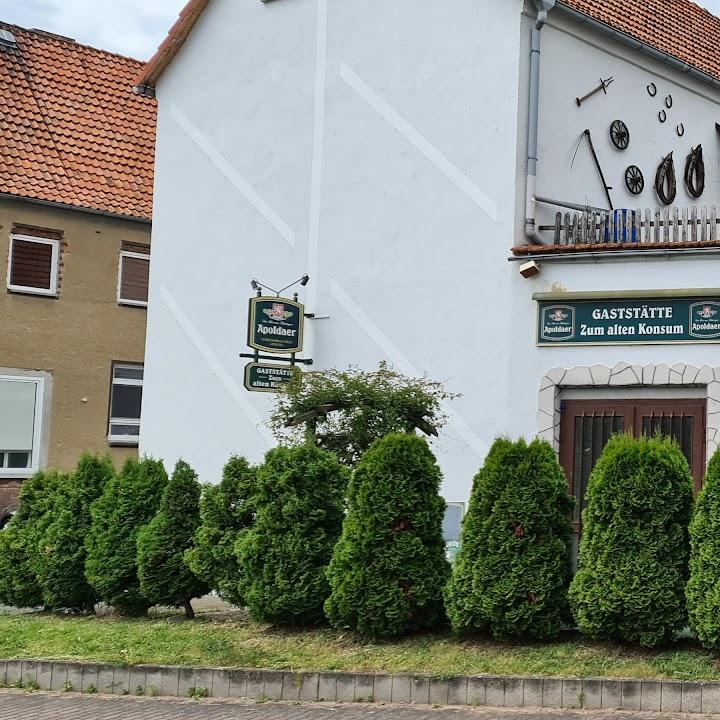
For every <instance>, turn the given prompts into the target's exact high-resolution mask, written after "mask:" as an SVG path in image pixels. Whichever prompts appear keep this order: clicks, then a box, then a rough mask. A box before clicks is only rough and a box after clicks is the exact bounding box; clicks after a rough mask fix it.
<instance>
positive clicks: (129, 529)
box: [85, 458, 168, 616]
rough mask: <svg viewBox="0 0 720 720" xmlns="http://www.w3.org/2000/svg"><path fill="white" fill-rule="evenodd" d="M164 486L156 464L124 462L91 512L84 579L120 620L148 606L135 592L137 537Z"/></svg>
mask: <svg viewBox="0 0 720 720" xmlns="http://www.w3.org/2000/svg"><path fill="white" fill-rule="evenodd" d="M167 482H168V476H167V473H166V472H165V468H164V467H163V464H162V462H160V461H159V460H152V459H149V458H146V459H144V460H141V461H138V460H135V459H129V460H127V462H126V463H125V465H124V466H123V468H122V471H121V472H120V473H119V474H118V475H117V476H116V477H114V478H113V479H112V480H110V482H108V483H107V485H106V486H105V489H104V490H103V493H102V495H101V496H100V498H98V500H96V501H95V502H94V503H93V505H92V507H91V515H92V526H91V528H90V532H89V534H88V537H87V540H86V550H87V560H86V562H85V576H86V578H87V580H88V582H89V583H90V585H91V586H92V587H93V588H94V590H95V592H96V593H97V595H98V597H99V598H100V599H101V600H102V601H103V602H105V603H107V604H108V605H112V606H113V607H114V608H115V609H116V610H117V611H118V612H120V613H122V614H124V615H130V616H133V615H143V614H144V613H145V612H146V611H147V609H148V608H149V607H150V606H151V605H152V603H151V602H150V601H149V600H148V598H146V597H145V596H144V595H143V594H142V593H141V592H140V580H139V578H138V574H137V534H138V531H139V530H140V528H141V527H142V526H143V525H145V524H146V523H148V522H150V520H152V518H153V517H154V516H155V513H156V512H157V510H158V507H159V504H160V498H161V497H162V493H163V490H164V489H165V486H166V485H167Z"/></svg>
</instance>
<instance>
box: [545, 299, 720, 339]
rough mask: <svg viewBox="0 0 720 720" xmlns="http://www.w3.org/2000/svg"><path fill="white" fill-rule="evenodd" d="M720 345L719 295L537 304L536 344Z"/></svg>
mask: <svg viewBox="0 0 720 720" xmlns="http://www.w3.org/2000/svg"><path fill="white" fill-rule="evenodd" d="M676 342H680V343H699V342H716V343H720V298H702V297H695V298H692V297H689V298H676V297H671V298H658V297H656V298H648V299H636V298H632V299H628V300H622V299H618V300H590V299H588V300H571V301H568V302H562V301H555V302H549V301H542V302H539V303H538V330H537V343H538V345H580V344H596V345H610V344H613V343H637V344H644V343H676Z"/></svg>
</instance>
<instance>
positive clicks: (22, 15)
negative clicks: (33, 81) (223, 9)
mask: <svg viewBox="0 0 720 720" xmlns="http://www.w3.org/2000/svg"><path fill="white" fill-rule="evenodd" d="M698 4H699V5H702V6H703V7H706V8H707V9H708V10H710V11H711V12H713V13H715V14H716V15H720V0H699V2H698ZM184 5H185V0H0V20H4V21H5V22H9V23H14V24H16V25H21V26H22V27H28V28H39V29H41V30H49V31H50V32H54V33H58V34H59V35H66V36H68V37H71V38H73V39H75V40H77V41H78V42H81V43H85V44H87V45H93V46H95V47H99V48H103V49H104V50H111V51H112V52H116V53H120V54H121V55H128V56H130V57H134V58H137V59H138V60H147V59H148V58H150V57H151V56H152V54H153V53H154V52H155V50H156V49H157V46H158V45H159V44H160V43H161V42H162V40H163V38H164V37H165V35H166V34H167V31H168V30H169V29H170V26H171V25H172V24H173V23H174V22H175V19H176V18H177V14H178V12H179V11H180V10H181V9H182V7H183V6H184Z"/></svg>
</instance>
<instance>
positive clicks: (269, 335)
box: [248, 297, 305, 354]
mask: <svg viewBox="0 0 720 720" xmlns="http://www.w3.org/2000/svg"><path fill="white" fill-rule="evenodd" d="M249 314H250V318H249V323H248V345H249V346H250V347H251V348H254V349H255V350H264V351H265V352H269V353H280V354H283V353H299V352H301V351H302V348H303V326H304V324H305V307H304V306H303V305H302V304H301V303H299V302H295V301H294V300H287V299H286V298H280V297H254V298H251V299H250V313H249Z"/></svg>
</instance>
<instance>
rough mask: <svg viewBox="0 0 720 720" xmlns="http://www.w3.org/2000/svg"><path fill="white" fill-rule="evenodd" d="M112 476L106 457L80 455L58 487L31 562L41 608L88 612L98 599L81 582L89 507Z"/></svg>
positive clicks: (83, 574) (110, 464)
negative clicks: (75, 466)
mask: <svg viewBox="0 0 720 720" xmlns="http://www.w3.org/2000/svg"><path fill="white" fill-rule="evenodd" d="M114 474H115V468H114V467H113V463H112V460H110V458H109V457H99V456H95V455H83V456H82V457H81V458H80V462H79V463H78V466H77V469H76V470H75V472H73V473H72V474H70V475H68V476H66V477H65V478H64V480H63V482H60V483H59V484H58V487H57V490H56V499H55V504H54V506H53V508H52V512H51V515H52V518H51V521H50V523H49V525H48V526H47V528H46V529H45V532H44V533H43V534H42V537H41V538H40V540H39V543H38V546H37V555H36V556H35V558H34V560H32V559H31V561H32V562H33V564H34V566H35V572H36V575H37V578H38V582H39V584H40V587H41V588H42V594H43V600H44V602H45V605H47V606H49V607H53V608H68V609H74V610H86V611H90V612H92V610H93V608H94V605H95V603H96V602H97V599H98V598H97V594H96V593H95V591H94V590H93V588H92V587H91V586H90V585H89V583H88V582H87V580H86V579H85V559H86V551H85V539H86V536H87V535H88V534H89V532H90V527H91V525H92V517H91V515H90V505H91V504H92V503H93V502H94V501H95V500H97V498H98V497H100V494H101V493H102V491H103V488H104V487H105V485H106V483H108V482H109V481H110V480H111V479H112V477H113V476H114Z"/></svg>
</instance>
